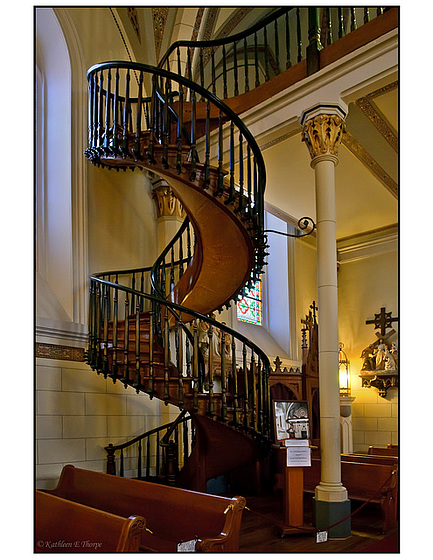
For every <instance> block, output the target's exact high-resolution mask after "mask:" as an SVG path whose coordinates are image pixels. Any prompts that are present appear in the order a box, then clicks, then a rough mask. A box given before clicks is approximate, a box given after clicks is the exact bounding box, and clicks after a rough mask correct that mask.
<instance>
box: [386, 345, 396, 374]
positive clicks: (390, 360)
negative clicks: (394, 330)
mask: <svg viewBox="0 0 433 560" xmlns="http://www.w3.org/2000/svg"><path fill="white" fill-rule="evenodd" d="M385 369H386V370H395V369H397V367H396V363H395V360H394V356H393V355H392V354H391V352H390V350H389V348H388V346H387V347H386V350H385Z"/></svg>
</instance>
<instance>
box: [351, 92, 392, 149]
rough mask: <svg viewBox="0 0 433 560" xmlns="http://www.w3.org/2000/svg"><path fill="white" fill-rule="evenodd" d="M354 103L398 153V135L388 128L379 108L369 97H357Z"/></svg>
mask: <svg viewBox="0 0 433 560" xmlns="http://www.w3.org/2000/svg"><path fill="white" fill-rule="evenodd" d="M356 105H357V106H358V107H359V108H360V109H361V111H362V112H363V113H364V115H365V116H366V117H367V118H368V119H369V120H370V121H371V122H372V123H373V124H374V126H375V127H376V129H377V130H378V132H380V134H381V135H382V136H383V137H384V138H385V140H386V141H387V142H388V143H389V145H390V146H391V147H392V148H393V150H395V151H396V152H397V153H398V137H397V136H396V134H395V133H394V131H393V130H392V129H391V128H390V126H389V125H388V123H387V122H386V120H385V119H384V118H382V115H381V114H380V113H379V109H378V108H377V107H376V105H375V104H374V103H372V102H371V100H370V99H369V97H368V96H367V97H361V98H360V99H357V101H356Z"/></svg>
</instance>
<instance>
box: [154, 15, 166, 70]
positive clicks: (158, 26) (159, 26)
mask: <svg viewBox="0 0 433 560" xmlns="http://www.w3.org/2000/svg"><path fill="white" fill-rule="evenodd" d="M168 11H169V8H152V19H153V35H154V38H155V53H156V59H157V60H158V59H159V53H160V50H161V44H162V38H163V36H164V28H165V24H166V22H167V17H168Z"/></svg>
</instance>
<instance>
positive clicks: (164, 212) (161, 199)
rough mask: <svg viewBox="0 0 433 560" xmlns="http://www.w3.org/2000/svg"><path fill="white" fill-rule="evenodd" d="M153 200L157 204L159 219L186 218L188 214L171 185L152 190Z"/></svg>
mask: <svg viewBox="0 0 433 560" xmlns="http://www.w3.org/2000/svg"><path fill="white" fill-rule="evenodd" d="M152 198H153V199H154V200H155V203H156V214H157V217H158V218H164V217H167V216H176V217H179V218H185V216H186V214H185V211H184V209H183V206H182V203H181V202H180V200H179V199H178V198H177V196H176V195H175V194H174V192H173V189H172V188H171V187H170V185H162V186H159V187H156V188H154V189H153V190H152Z"/></svg>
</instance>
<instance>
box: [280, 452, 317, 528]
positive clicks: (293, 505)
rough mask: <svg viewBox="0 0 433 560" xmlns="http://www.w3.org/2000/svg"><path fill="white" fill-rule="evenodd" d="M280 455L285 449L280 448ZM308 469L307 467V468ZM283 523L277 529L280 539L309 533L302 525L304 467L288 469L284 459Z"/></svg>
mask: <svg viewBox="0 0 433 560" xmlns="http://www.w3.org/2000/svg"><path fill="white" fill-rule="evenodd" d="M280 450H281V453H283V452H284V453H286V452H287V448H286V447H281V448H280ZM307 468H308V467H307ZM283 500H284V504H283V505H284V523H283V524H281V525H280V526H279V527H278V531H279V534H280V536H281V537H285V536H286V535H299V534H302V533H311V529H312V527H311V526H310V527H307V526H306V525H304V467H288V466H287V465H286V457H284V488H283Z"/></svg>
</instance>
